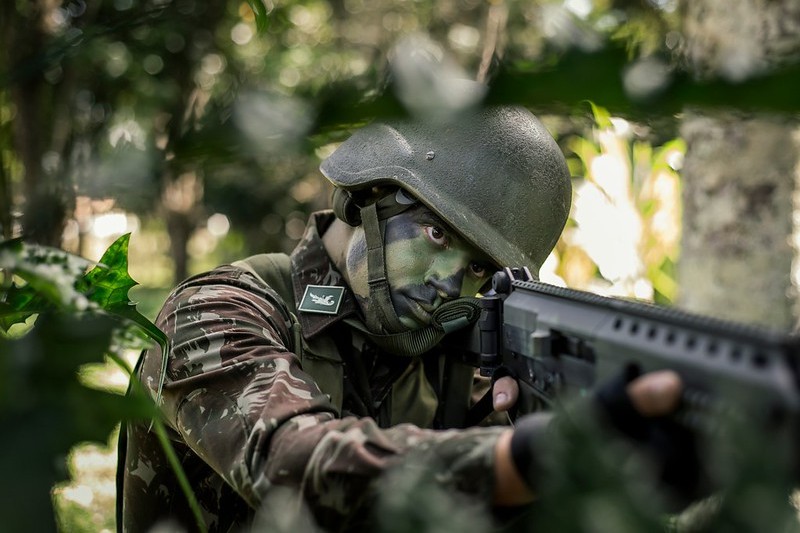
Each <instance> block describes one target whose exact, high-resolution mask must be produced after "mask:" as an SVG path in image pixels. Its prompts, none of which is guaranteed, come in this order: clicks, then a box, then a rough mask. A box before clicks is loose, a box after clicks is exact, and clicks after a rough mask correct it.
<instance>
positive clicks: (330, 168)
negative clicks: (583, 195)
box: [320, 106, 572, 355]
mask: <svg viewBox="0 0 800 533" xmlns="http://www.w3.org/2000/svg"><path fill="white" fill-rule="evenodd" d="M320 170H321V171H322V173H323V174H324V175H325V176H326V177H327V178H328V179H329V180H330V181H331V182H332V183H333V185H334V186H335V189H334V201H333V203H334V206H333V207H334V212H335V213H336V215H337V216H338V217H339V218H340V219H342V220H344V221H345V222H347V223H349V224H351V225H354V226H357V225H363V227H364V233H365V238H366V241H367V248H368V250H369V253H368V254H367V270H368V283H369V293H370V296H369V297H370V300H371V301H373V302H374V303H375V304H376V305H375V310H376V312H375V313H369V314H368V316H367V317H366V331H364V332H365V333H367V334H368V335H370V337H371V338H372V339H373V340H374V341H376V342H378V343H379V344H381V345H382V346H383V347H384V348H386V349H388V350H389V351H391V352H393V353H396V354H406V355H408V354H411V355H414V354H419V353H424V351H426V350H427V349H430V348H431V347H432V346H433V345H434V344H435V343H436V342H438V340H439V339H440V338H441V336H442V335H443V334H444V333H445V332H447V331H449V330H451V329H454V328H456V327H462V326H463V325H464V324H465V323H466V322H465V321H467V320H474V318H475V317H476V315H477V314H478V313H479V311H478V310H477V309H478V307H479V306H478V305H477V304H476V303H475V302H474V301H468V300H474V299H467V298H458V299H456V300H453V301H450V302H445V303H443V304H442V305H441V306H439V308H438V309H437V310H436V312H434V314H433V316H432V325H431V326H428V327H427V328H423V329H422V330H418V331H409V330H408V328H406V327H405V326H404V325H403V324H402V323H401V322H400V320H399V318H398V317H397V314H396V312H395V310H394V306H393V303H392V300H391V295H390V288H389V285H388V281H387V277H386V264H385V260H386V258H385V246H384V242H383V238H384V229H385V220H386V219H387V218H389V217H391V216H393V215H395V214H397V213H399V212H402V210H404V209H407V208H408V207H409V206H408V202H407V201H403V200H402V199H401V198H402V197H404V196H406V194H407V195H410V196H411V197H413V198H414V199H415V200H418V201H420V202H422V203H423V204H424V205H425V206H427V207H428V208H429V209H430V210H431V211H433V212H434V213H436V214H437V215H438V216H439V217H440V218H441V219H442V220H444V221H445V222H446V223H447V224H448V225H449V226H450V228H451V229H452V230H454V231H456V232H458V233H459V234H460V235H461V236H462V237H463V238H465V239H466V240H467V241H468V242H469V243H470V244H472V245H473V246H475V247H476V248H478V249H480V250H482V251H484V252H485V253H486V254H487V255H489V257H490V258H492V260H493V261H494V262H495V263H497V265H498V266H501V267H504V266H510V267H523V266H527V267H528V268H529V269H530V271H531V272H532V273H533V274H534V275H538V271H539V268H540V267H541V265H542V263H543V262H544V260H545V259H546V258H547V255H548V254H549V253H550V251H551V250H552V248H553V246H555V244H556V241H557V240H558V237H559V235H560V233H561V231H562V230H563V228H564V224H565V223H566V220H567V215H568V213H569V208H570V204H571V199H572V198H571V190H572V189H571V183H570V175H569V171H568V169H567V165H566V161H565V159H564V156H563V154H562V153H561V151H560V149H559V148H558V145H557V144H556V142H555V140H554V139H553V138H552V137H551V136H550V134H549V133H548V132H547V130H546V129H545V128H544V126H543V125H542V124H541V123H540V122H539V120H538V119H537V118H536V117H534V116H533V115H532V114H531V113H530V112H529V111H527V110H525V109H524V108H520V107H508V106H503V107H487V108H482V109H479V110H471V111H469V112H463V113H460V114H459V115H457V116H455V117H451V119H450V120H447V121H437V122H433V121H426V120H413V121H412V120H388V121H383V122H375V123H373V124H371V125H369V126H366V127H364V128H362V129H361V130H359V131H357V132H356V133H355V134H354V135H353V136H352V137H350V138H349V139H348V140H346V141H345V142H344V143H342V144H341V145H340V146H339V148H337V150H336V151H334V153H333V154H331V156H330V157H328V158H327V159H326V160H325V161H323V162H322V165H321V167H320ZM397 189H402V190H403V191H405V193H406V194H404V195H397V194H395V193H389V194H384V195H383V196H381V197H376V196H375V192H374V191H376V190H380V191H386V190H389V191H392V190H394V191H396V190H397ZM468 317H471V318H468ZM458 324H461V326H458Z"/></svg>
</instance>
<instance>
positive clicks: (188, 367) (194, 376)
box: [143, 269, 499, 525]
mask: <svg viewBox="0 0 800 533" xmlns="http://www.w3.org/2000/svg"><path fill="white" fill-rule="evenodd" d="M234 271H235V272H234ZM158 325H159V327H161V328H162V329H163V330H164V331H165V332H166V333H167V335H168V336H169V337H170V339H171V341H172V345H171V351H170V354H169V362H168V370H167V379H166V382H165V385H164V391H163V403H162V409H163V411H164V413H165V415H166V418H167V422H168V423H169V425H170V426H171V428H172V429H173V430H174V431H176V432H177V433H178V434H179V435H180V437H181V438H182V440H183V441H184V442H185V443H186V444H187V445H188V446H189V447H190V448H191V449H192V451H193V452H194V453H195V454H197V455H198V456H199V457H200V458H201V459H202V460H203V461H204V462H205V463H206V464H207V465H209V466H210V467H211V468H212V469H213V470H214V471H215V472H216V473H217V474H219V475H220V476H221V477H222V478H223V479H224V480H225V481H226V482H227V483H228V484H229V485H231V486H232V487H233V488H234V490H236V491H237V492H238V493H239V494H240V495H241V496H242V497H243V498H244V499H245V500H246V501H247V502H248V503H249V504H250V505H251V506H252V507H253V508H258V506H259V505H260V503H261V502H262V500H263V499H264V498H265V497H266V496H267V495H268V494H269V492H270V490H271V489H272V488H274V487H278V486H281V487H290V488H292V489H296V490H297V491H298V492H301V493H302V494H303V495H304V496H305V501H306V503H307V504H308V506H309V507H310V509H311V510H312V511H313V513H314V515H315V516H317V518H318V520H319V521H320V522H321V523H322V524H323V525H324V523H325V522H327V521H338V520H342V519H343V518H344V519H346V517H347V515H348V514H349V513H352V512H353V510H354V509H357V508H358V502H361V501H363V500H364V498H365V495H366V493H367V492H368V491H369V490H370V487H371V485H372V484H373V482H374V481H375V480H376V478H378V477H379V476H380V475H381V474H382V473H383V472H385V471H386V470H387V469H391V468H398V467H401V465H402V464H403V463H404V462H405V461H408V460H412V458H413V460H414V461H420V460H422V461H425V462H426V463H427V464H429V465H431V468H435V469H439V470H441V474H442V475H440V476H436V477H437V479H440V480H442V483H443V484H446V485H449V486H452V488H454V489H457V490H459V491H461V492H463V493H466V494H471V495H474V496H476V497H477V498H479V499H483V500H484V501H487V502H488V501H489V500H488V498H489V494H490V493H491V490H492V489H493V487H492V483H491V480H492V479H493V474H492V473H493V449H494V443H495V442H496V438H497V436H498V434H499V430H498V429H497V428H475V429H470V430H462V431H439V432H437V431H433V430H423V429H420V428H418V427H416V426H412V425H400V426H394V427H392V428H388V429H380V428H379V427H378V426H377V424H376V423H375V421H374V420H372V419H369V418H353V417H346V418H337V416H336V410H335V408H334V406H333V405H332V404H331V403H330V401H329V399H328V397H327V396H326V395H325V394H324V393H323V392H322V391H320V389H319V388H318V386H317V385H316V383H315V382H314V381H313V379H312V378H311V377H310V376H309V375H308V374H306V373H304V372H303V371H302V368H301V364H300V361H299V359H298V357H297V356H296V355H295V354H293V353H292V352H291V351H289V348H287V346H291V320H290V316H289V315H288V313H287V312H286V310H285V308H284V307H283V306H282V305H280V304H279V300H278V298H277V296H276V295H275V294H274V293H273V292H272V291H271V290H270V289H268V288H267V287H265V286H263V284H259V282H257V281H256V278H254V277H252V276H251V275H249V274H247V273H245V272H243V271H238V270H236V269H231V271H230V272H229V273H228V274H227V275H226V276H221V275H218V276H217V277H214V276H211V277H208V278H205V279H203V280H200V281H196V282H194V283H190V284H188V285H184V286H183V287H182V288H179V290H177V291H176V292H175V293H173V294H172V295H171V296H170V298H169V299H168V301H167V303H166V304H165V306H164V308H163V310H162V312H161V314H160V315H159V318H158ZM152 353H153V354H156V355H158V351H157V350H156V351H153V352H152ZM160 359H161V358H160V357H148V358H146V359H145V363H144V364H145V366H144V368H143V380H144V381H145V384H146V385H147V386H148V387H149V388H150V390H151V391H154V390H156V388H157V381H158V379H157V376H158V375H159V373H160V370H159V367H160V363H161V361H160Z"/></svg>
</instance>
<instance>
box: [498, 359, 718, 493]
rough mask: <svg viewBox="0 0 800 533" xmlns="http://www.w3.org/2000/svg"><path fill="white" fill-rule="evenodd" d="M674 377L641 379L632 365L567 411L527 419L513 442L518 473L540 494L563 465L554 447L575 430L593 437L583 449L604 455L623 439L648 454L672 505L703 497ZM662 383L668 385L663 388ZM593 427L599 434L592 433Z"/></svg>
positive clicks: (698, 466)
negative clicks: (555, 457) (676, 416)
mask: <svg viewBox="0 0 800 533" xmlns="http://www.w3.org/2000/svg"><path fill="white" fill-rule="evenodd" d="M659 374H661V375H659ZM676 378H677V375H676V374H674V373H669V375H666V376H665V375H664V374H663V373H654V374H646V375H644V376H640V375H639V372H638V370H637V369H636V368H635V367H630V368H627V369H625V370H624V371H623V372H622V373H621V374H620V375H618V376H616V377H615V378H614V379H612V380H610V381H609V382H607V383H605V384H603V385H601V386H600V387H599V388H598V389H596V391H595V394H594V395H592V396H590V397H587V398H586V399H584V400H581V401H579V402H578V403H577V404H576V405H575V406H572V408H570V409H568V410H566V411H563V412H559V413H557V414H554V413H550V412H548V413H536V414H533V415H528V416H526V417H523V418H522V419H520V420H519V422H518V424H517V426H516V428H515V430H514V434H513V436H512V438H511V457H512V460H513V462H514V464H515V466H516V467H517V470H518V471H519V472H520V474H521V475H522V477H523V479H525V481H526V483H527V484H528V485H529V486H530V488H531V489H532V490H533V491H534V492H539V491H540V489H541V485H542V483H543V482H545V481H546V480H547V476H548V475H552V474H549V473H548V472H549V470H550V469H558V468H559V467H560V466H563V465H559V464H557V463H558V461H555V463H556V464H553V463H554V462H553V460H552V457H553V453H552V452H553V448H554V447H556V446H563V445H564V439H565V438H569V435H570V434H574V433H575V431H573V430H575V429H578V430H580V432H583V431H584V430H586V432H585V433H583V436H584V437H585V436H586V435H587V434H591V439H592V440H588V441H587V442H585V443H581V445H582V446H592V447H595V448H596V449H597V450H599V451H602V448H599V447H603V446H611V445H612V444H611V443H612V442H613V441H617V440H620V439H622V440H623V441H625V442H626V443H628V444H629V445H632V446H631V447H632V448H633V449H635V450H638V451H640V452H641V453H642V454H644V456H645V459H646V460H647V462H648V463H649V464H650V465H651V466H652V468H653V471H654V472H655V475H656V477H657V481H658V484H659V486H661V487H662V488H664V489H666V493H667V494H666V495H667V496H668V497H669V499H670V500H671V503H672V504H673V505H674V506H676V507H682V506H685V505H686V504H688V503H690V502H691V501H693V500H694V499H696V498H697V497H699V496H700V494H701V492H702V490H703V480H704V477H703V474H702V468H701V466H702V465H701V462H700V460H699V455H698V451H697V446H696V442H695V438H694V436H693V435H692V434H691V433H690V432H689V431H688V430H687V429H685V428H684V427H682V426H680V425H679V424H678V423H677V422H676V421H675V420H674V419H673V417H671V416H670V415H672V414H674V412H675V411H676V410H677V408H678V407H679V404H680V394H681V387H680V382H679V380H677V379H676ZM659 380H660V381H659ZM664 384H666V387H660V385H664ZM581 426H594V428H588V427H581ZM592 429H596V431H594V432H593V433H591V432H590V431H589V430H592ZM598 438H599V439H600V440H597V439H598ZM598 453H599V452H598ZM559 457H560V458H561V459H564V458H563V456H559ZM562 462H563V461H562Z"/></svg>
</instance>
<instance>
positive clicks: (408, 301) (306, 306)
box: [118, 107, 680, 531]
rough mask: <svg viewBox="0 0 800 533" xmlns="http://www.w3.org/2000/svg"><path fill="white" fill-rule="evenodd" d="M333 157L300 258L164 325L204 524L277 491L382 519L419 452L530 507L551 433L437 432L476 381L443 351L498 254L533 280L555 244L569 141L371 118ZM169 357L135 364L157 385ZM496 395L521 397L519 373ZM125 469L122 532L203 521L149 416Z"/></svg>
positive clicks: (206, 296)
mask: <svg viewBox="0 0 800 533" xmlns="http://www.w3.org/2000/svg"><path fill="white" fill-rule="evenodd" d="M321 170H322V172H323V174H324V175H325V176H326V177H327V178H328V179H329V180H330V181H331V182H332V183H333V185H334V187H335V193H334V202H333V203H334V209H333V211H325V212H319V213H315V214H314V215H313V216H312V217H311V220H310V221H309V224H308V227H307V230H306V232H305V235H304V237H303V238H302V240H301V242H300V243H299V245H298V246H297V248H296V249H295V250H294V252H293V253H292V254H291V256H286V255H282V254H263V255H259V256H254V257H251V258H248V259H246V260H243V261H239V262H236V263H233V264H231V265H226V266H222V267H219V268H217V269H215V270H213V271H211V272H208V273H204V274H201V275H198V276H195V277H193V278H190V279H188V280H187V281H185V282H183V283H182V284H181V285H180V286H178V287H177V288H176V289H175V290H174V291H173V292H172V294H171V295H170V296H169V298H168V299H167V301H166V304H165V305H164V308H163V310H162V311H161V313H160V314H159V317H158V319H157V324H158V325H159V327H161V328H162V329H163V330H164V331H165V332H166V333H167V335H168V336H169V337H170V340H171V343H172V344H171V350H170V352H169V353H168V354H165V355H166V357H167V366H166V368H167V371H166V376H165V382H164V386H163V401H162V404H161V410H162V412H163V414H164V417H165V420H166V422H167V425H168V431H169V437H170V439H171V441H172V444H173V446H174V447H175V449H176V452H177V455H178V457H179V458H180V460H181V462H182V464H183V468H184V469H185V471H186V473H187V475H188V477H189V483H190V485H191V487H192V489H193V490H194V492H195V494H196V495H197V498H198V500H199V503H200V505H201V507H202V511H203V515H204V518H205V520H206V522H207V525H208V527H209V530H211V531H230V530H240V528H243V527H246V526H247V525H248V524H250V523H251V521H252V519H253V516H254V513H255V512H256V510H257V509H258V508H259V506H260V505H261V504H262V502H263V501H265V499H267V498H269V497H270V495H271V494H273V493H275V492H276V491H279V490H281V489H282V488H283V489H286V488H288V489H289V490H290V492H291V493H293V494H296V495H299V496H302V500H303V502H304V505H305V506H306V507H307V509H308V510H309V512H310V513H311V514H312V515H313V518H314V520H315V522H316V523H317V524H319V525H320V526H321V527H323V528H325V529H328V530H338V531H352V530H357V529H359V528H367V527H368V522H365V519H366V518H368V517H369V512H368V511H367V509H368V507H369V505H370V504H371V502H372V501H373V499H374V498H373V496H372V494H371V491H372V489H373V487H374V483H375V480H376V479H379V478H380V477H381V476H383V475H385V473H386V472H387V471H390V470H393V469H397V468H402V466H403V465H404V464H405V463H406V462H407V461H409V460H410V457H412V456H413V457H414V460H422V461H427V463H426V464H429V466H430V469H432V470H433V471H435V472H437V474H440V475H437V476H436V478H437V479H439V480H441V483H442V484H444V485H445V486H446V487H447V488H452V489H453V490H455V491H458V492H460V493H462V494H464V495H466V496H467V497H471V498H473V499H474V500H475V501H476V502H482V503H484V504H485V505H486V506H487V507H492V506H495V507H497V506H512V505H519V504H523V503H527V502H529V501H531V499H532V498H533V493H532V491H531V490H530V489H529V486H532V482H531V480H529V479H526V478H525V477H523V476H526V475H527V472H529V471H530V470H531V469H530V468H529V465H530V463H531V462H532V461H535V458H531V457H530V453H531V452H530V451H525V450H526V449H527V448H526V447H525V446H524V443H525V441H526V440H529V439H532V438H535V434H536V430H535V429H533V430H532V429H530V428H527V429H526V430H525V431H516V432H514V431H512V430H510V429H509V428H508V427H507V426H505V427H504V426H488V427H472V428H466V429H460V430H457V431H442V430H443V429H445V428H447V427H452V426H454V425H458V423H459V421H463V408H466V406H467V404H468V399H467V398H466V396H465V391H466V392H467V393H469V390H470V388H471V387H472V385H473V377H472V371H471V369H470V371H469V372H465V371H464V369H463V368H461V367H460V366H459V365H458V364H457V363H455V362H453V361H449V360H446V359H445V358H443V356H442V354H441V353H440V352H439V351H437V350H436V346H437V344H438V343H439V341H440V340H441V338H442V328H443V326H442V324H443V323H445V324H446V323H447V322H448V319H449V317H450V316H452V315H453V314H455V315H456V316H458V315H459V314H462V313H463V312H464V311H463V309H462V307H463V302H462V301H461V299H460V297H462V296H473V295H475V294H477V293H480V292H481V291H482V290H483V289H485V288H486V286H487V283H488V282H489V280H490V278H491V275H492V273H493V272H494V271H496V270H497V269H498V268H500V267H504V266H520V265H527V266H528V267H529V268H530V270H531V271H532V272H534V273H537V272H538V270H539V267H540V266H541V264H542V262H543V261H544V260H545V258H546V257H547V256H548V254H549V253H550V251H551V250H552V248H553V246H554V245H555V243H556V241H557V239H558V237H559V234H560V233H561V231H562V229H563V227H564V224H565V222H566V219H567V215H568V211H569V207H570V203H571V186H570V176H569V173H568V170H567V166H566V162H565V160H564V157H563V155H562V154H561V152H560V150H559V148H558V146H557V144H556V143H555V141H554V140H553V138H552V137H551V136H550V135H549V133H548V132H547V131H546V130H545V128H544V127H543V126H542V124H541V123H540V122H539V121H538V120H537V119H536V118H535V117H534V116H533V115H531V114H530V113H529V112H527V111H526V110H524V109H521V108H514V107H500V108H487V109H484V110H481V111H479V112H476V113H470V114H466V115H464V116H460V117H459V118H458V120H456V121H452V122H449V123H445V124H438V125H434V124H430V123H425V122H421V121H420V122H411V121H391V122H386V123H378V124H373V125H371V126H368V127H366V128H364V129H362V130H359V131H358V132H356V133H355V134H354V135H353V136H352V137H351V138H350V139H349V140H347V141H346V142H344V143H343V144H342V145H341V146H340V147H339V148H338V149H337V150H336V151H335V152H334V153H333V155H332V156H330V158H328V159H327V160H325V161H324V162H323V164H322V166H321ZM163 356H164V355H162V353H161V351H160V350H159V349H157V348H155V349H151V350H148V351H147V352H145V353H144V354H143V356H142V358H141V360H140V364H139V365H138V374H137V375H138V377H139V379H140V380H141V382H142V383H143V384H144V385H145V386H146V387H147V389H148V390H149V391H150V392H151V393H152V394H153V395H154V396H155V394H156V391H157V390H158V387H159V382H160V380H161V379H162V377H163V376H162V371H161V368H162V357H163ZM648 379H649V381H648ZM648 379H645V380H638V381H635V382H634V383H633V384H632V385H631V387H633V388H630V387H629V389H628V390H632V391H633V395H632V396H633V403H634V405H635V406H636V407H637V408H638V410H639V412H640V413H644V414H646V415H647V414H659V413H663V412H665V411H668V410H669V409H671V408H672V406H673V405H674V402H675V398H676V397H677V394H678V392H677V391H679V387H680V385H679V383H678V382H677V381H676V379H675V377H674V375H669V374H667V375H656V376H649V377H648ZM479 385H480V386H482V387H484V388H486V387H487V386H488V385H487V384H486V383H479ZM492 394H493V397H494V407H495V410H496V411H498V412H500V411H504V410H506V409H508V408H510V407H511V406H512V405H513V404H514V402H515V400H516V396H517V394H518V391H517V387H516V383H515V381H514V380H513V379H511V378H510V377H508V376H506V377H502V378H500V379H498V380H497V381H496V383H495V385H494V388H493V391H492ZM462 407H463V408H462ZM123 433H125V432H123ZM515 439H516V441H517V444H516V445H514V443H513V441H514V440H515ZM520 442H522V443H523V445H522V446H521V445H520V444H519V443H520ZM512 450H514V451H513V452H512ZM123 453H124V448H123ZM121 464H124V472H123V471H121V474H122V475H123V481H124V484H123V486H124V490H123V491H122V493H121V494H120V496H121V497H120V498H119V499H120V503H121V505H122V515H121V516H119V514H118V523H119V525H120V526H121V527H122V529H124V530H126V531H146V530H148V529H150V528H151V527H153V525H154V524H157V523H159V522H162V521H168V522H171V523H173V524H178V525H180V526H181V527H183V528H188V529H192V528H193V526H192V524H193V521H194V520H193V518H192V515H191V513H190V511H189V509H188V507H187V504H186V501H185V499H184V496H183V495H182V493H181V490H180V489H179V486H178V482H177V480H176V478H175V476H174V475H173V471H172V469H171V468H170V467H169V465H168V464H167V461H166V459H165V457H164V453H163V451H162V449H161V446H160V445H159V443H158V441H157V438H156V436H155V434H154V433H153V432H151V431H149V428H148V426H147V425H146V424H130V425H129V426H128V428H127V454H126V455H123V456H122V457H121ZM520 471H522V474H521V473H520Z"/></svg>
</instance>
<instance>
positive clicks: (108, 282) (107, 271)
mask: <svg viewBox="0 0 800 533" xmlns="http://www.w3.org/2000/svg"><path fill="white" fill-rule="evenodd" d="M130 237H131V234H130V233H126V234H125V235H123V236H121V237H120V238H119V239H117V240H116V241H114V243H112V244H111V246H109V247H108V249H107V250H106V251H105V253H104V254H103V257H101V258H100V263H99V264H98V265H97V266H95V267H94V268H93V269H92V270H90V271H89V272H87V273H86V275H85V276H83V280H82V281H81V282H80V283H79V284H78V286H79V287H80V288H81V290H82V291H83V292H85V293H86V296H87V297H88V298H89V300H91V301H93V302H95V303H96V304H98V305H99V306H100V307H101V308H102V309H105V310H106V311H110V310H112V309H114V308H116V307H123V306H127V305H128V304H129V303H130V300H129V299H128V291H129V290H130V289H131V288H132V287H135V286H136V285H138V283H137V282H136V281H134V280H133V278H131V277H130V275H129V274H128V243H129V242H130Z"/></svg>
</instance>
